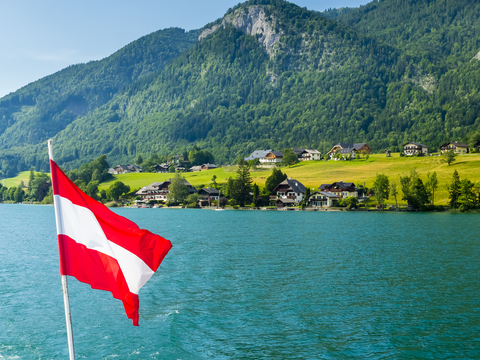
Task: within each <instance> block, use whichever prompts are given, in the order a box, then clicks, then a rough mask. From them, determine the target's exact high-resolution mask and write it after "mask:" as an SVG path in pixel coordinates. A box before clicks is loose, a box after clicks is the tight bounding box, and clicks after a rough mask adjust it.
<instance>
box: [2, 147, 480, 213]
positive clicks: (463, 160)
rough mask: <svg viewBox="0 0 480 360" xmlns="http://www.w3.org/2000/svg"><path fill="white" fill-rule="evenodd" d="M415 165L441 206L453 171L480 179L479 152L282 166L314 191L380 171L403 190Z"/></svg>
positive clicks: (369, 178) (127, 177) (222, 174)
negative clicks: (432, 175) (449, 158)
mask: <svg viewBox="0 0 480 360" xmlns="http://www.w3.org/2000/svg"><path fill="white" fill-rule="evenodd" d="M413 168H416V169H417V172H418V173H419V175H420V177H421V178H422V179H423V180H426V178H427V173H428V172H434V171H436V172H437V176H438V180H439V185H438V189H437V191H436V193H435V203H436V204H439V205H441V204H446V203H447V199H448V193H447V189H446V186H447V184H448V183H449V182H450V181H451V179H452V174H453V172H454V170H457V171H458V173H459V174H460V179H463V178H468V179H470V180H471V181H474V182H478V181H480V154H468V155H459V156H457V158H456V161H455V162H454V163H452V164H451V165H450V166H448V165H447V164H446V163H444V162H442V158H441V157H439V156H427V157H413V158H411V157H400V154H398V153H397V154H392V157H390V158H387V157H386V156H385V155H384V154H372V155H370V157H369V159H368V160H365V159H358V160H352V161H332V160H330V161H327V162H325V161H309V162H302V163H299V164H296V165H294V166H292V167H286V168H282V171H283V172H285V173H286V174H287V175H288V176H289V177H292V178H294V179H297V180H299V181H300V182H302V183H303V184H304V185H305V186H308V187H310V188H314V189H315V190H316V189H318V187H319V186H320V185H321V184H323V183H332V182H334V181H340V180H342V181H344V182H354V183H355V184H357V185H358V184H365V185H366V186H367V187H371V186H372V185H373V182H374V180H375V176H376V175H377V174H385V175H387V176H388V177H389V179H390V182H392V181H396V182H397V185H398V186H397V188H398V189H399V191H400V187H399V185H400V184H399V180H398V178H399V176H400V175H405V174H408V173H410V171H411V169H413ZM236 170H237V166H227V167H222V168H218V169H214V170H208V171H201V172H195V173H184V174H183V176H184V177H185V178H186V179H187V180H188V182H189V183H190V184H192V185H194V186H197V185H201V184H203V185H205V186H209V185H210V184H211V182H212V180H211V179H212V178H213V175H216V176H217V179H216V181H217V183H222V182H225V181H226V180H227V179H228V178H229V177H235V175H236ZM271 172H272V170H271V169H258V170H256V171H251V175H252V177H253V181H254V182H255V183H257V184H258V185H259V186H260V187H263V186H264V185H265V181H266V179H267V178H268V176H270V174H271ZM28 176H29V172H28V171H24V172H22V173H20V174H19V175H18V176H17V177H15V178H10V179H5V186H7V187H11V186H18V185H19V184H20V182H21V181H22V180H23V181H24V183H25V184H26V185H27V184H28ZM171 177H172V174H155V173H139V174H137V173H135V174H124V175H115V176H114V178H113V179H112V180H110V181H108V182H104V183H102V184H100V186H99V189H100V190H101V189H107V188H108V187H109V186H110V185H111V184H113V183H114V182H115V181H122V182H123V183H125V184H127V185H129V186H130V188H131V189H132V190H136V189H140V188H141V187H143V186H147V185H149V184H151V183H153V182H157V181H164V180H167V179H169V178H171ZM400 193H401V191H400ZM400 196H401V195H400ZM388 203H390V204H392V203H394V201H393V200H392V199H390V201H388ZM400 203H403V202H400Z"/></svg>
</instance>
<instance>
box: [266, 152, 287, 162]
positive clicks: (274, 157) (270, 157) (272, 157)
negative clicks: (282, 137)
mask: <svg viewBox="0 0 480 360" xmlns="http://www.w3.org/2000/svg"><path fill="white" fill-rule="evenodd" d="M282 159H283V153H282V152H281V151H269V152H268V153H267V154H266V155H265V158H263V159H260V163H261V164H276V163H279V162H281V161H282Z"/></svg>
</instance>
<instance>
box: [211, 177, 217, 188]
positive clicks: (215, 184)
mask: <svg viewBox="0 0 480 360" xmlns="http://www.w3.org/2000/svg"><path fill="white" fill-rule="evenodd" d="M217 186H218V184H217V175H213V177H212V187H213V188H215V189H216V188H217Z"/></svg>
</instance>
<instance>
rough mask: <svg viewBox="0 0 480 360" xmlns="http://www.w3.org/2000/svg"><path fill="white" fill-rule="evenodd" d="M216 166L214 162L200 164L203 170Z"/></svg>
mask: <svg viewBox="0 0 480 360" xmlns="http://www.w3.org/2000/svg"><path fill="white" fill-rule="evenodd" d="M216 168H217V165H215V164H203V165H202V166H201V169H202V171H204V170H212V169H216Z"/></svg>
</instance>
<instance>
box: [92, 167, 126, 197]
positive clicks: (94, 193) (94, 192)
mask: <svg viewBox="0 0 480 360" xmlns="http://www.w3.org/2000/svg"><path fill="white" fill-rule="evenodd" d="M95 171H97V170H95ZM98 184H99V182H98V181H90V182H89V183H88V185H87V187H86V189H85V194H87V195H88V196H90V197H91V198H93V199H95V200H98V196H97V193H98ZM129 191H130V189H129Z"/></svg>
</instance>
